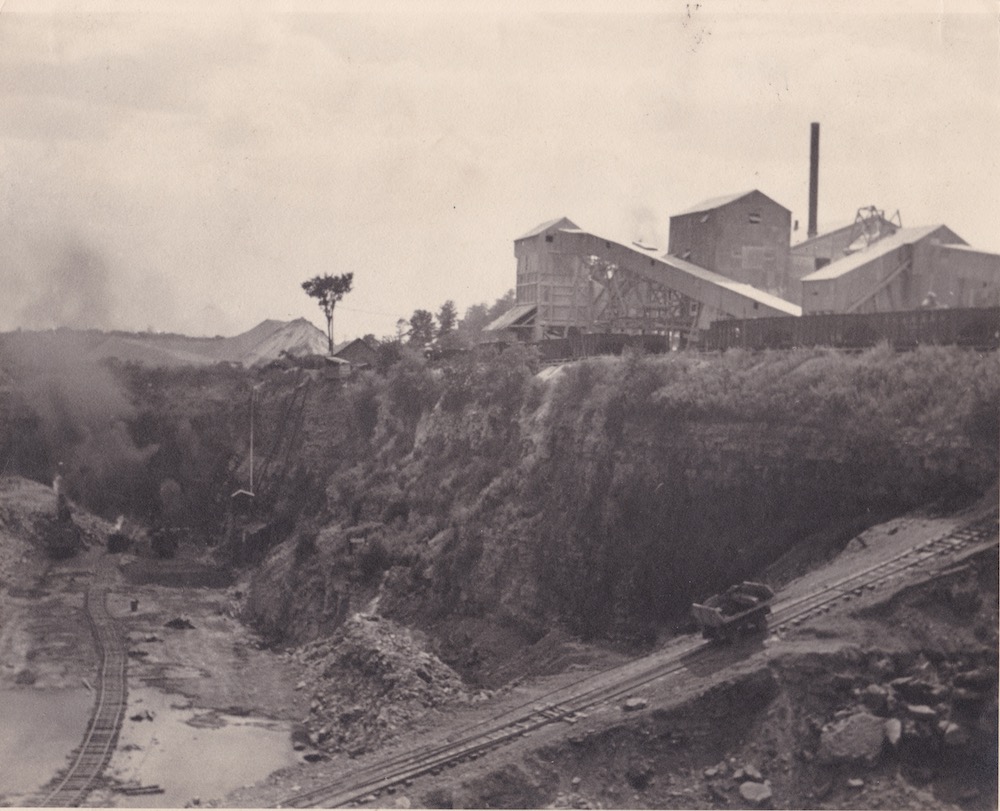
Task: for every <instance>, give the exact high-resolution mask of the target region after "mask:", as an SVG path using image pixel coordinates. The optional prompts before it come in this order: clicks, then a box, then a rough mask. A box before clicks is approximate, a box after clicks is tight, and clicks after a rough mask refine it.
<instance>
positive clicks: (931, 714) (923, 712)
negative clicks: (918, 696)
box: [906, 704, 937, 721]
mask: <svg viewBox="0 0 1000 811" xmlns="http://www.w3.org/2000/svg"><path fill="white" fill-rule="evenodd" d="M906 712H907V713H909V716H910V717H911V718H912V719H913V720H915V721H936V720H937V712H936V711H935V710H934V708H933V707H928V706H927V705H926V704H907V705H906Z"/></svg>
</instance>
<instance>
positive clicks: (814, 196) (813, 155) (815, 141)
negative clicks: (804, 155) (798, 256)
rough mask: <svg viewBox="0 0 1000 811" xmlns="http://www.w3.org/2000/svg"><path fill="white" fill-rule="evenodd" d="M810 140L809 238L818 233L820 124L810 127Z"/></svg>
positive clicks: (813, 124)
mask: <svg viewBox="0 0 1000 811" xmlns="http://www.w3.org/2000/svg"><path fill="white" fill-rule="evenodd" d="M810 130H811V132H810V135H811V137H810V139H809V230H808V231H807V232H806V236H807V237H814V236H816V234H817V233H818V231H817V228H816V204H817V202H818V199H819V123H818V122H816V121H814V122H813V123H812V124H811V125H810Z"/></svg>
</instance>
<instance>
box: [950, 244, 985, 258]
mask: <svg viewBox="0 0 1000 811" xmlns="http://www.w3.org/2000/svg"><path fill="white" fill-rule="evenodd" d="M941 247H942V248H950V249H953V250H956V251H968V252H969V253H982V254H985V255H986V256H1000V254H997V252H996V251H987V250H984V249H983V248H974V247H972V246H971V245H942V246H941Z"/></svg>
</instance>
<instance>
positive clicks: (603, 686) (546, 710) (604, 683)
mask: <svg viewBox="0 0 1000 811" xmlns="http://www.w3.org/2000/svg"><path fill="white" fill-rule="evenodd" d="M997 520H998V516H997V513H995V512H994V513H993V514H991V515H989V516H987V517H985V518H982V519H980V520H977V521H975V522H973V523H971V524H968V525H966V526H963V527H961V528H958V529H956V530H954V531H952V532H949V533H946V534H944V535H942V536H940V537H938V538H935V539H932V540H929V541H925V542H923V543H920V544H917V545H915V546H913V547H910V548H909V549H906V550H904V551H903V552H901V553H899V554H896V555H893V556H891V557H889V558H887V559H885V560H883V561H881V562H879V563H877V564H874V565H872V566H869V567H867V568H865V569H863V570H862V571H859V572H856V573H854V574H852V575H850V576H848V577H844V578H841V579H840V580H837V581H835V582H833V583H828V584H823V585H821V586H820V587H819V588H818V589H817V590H816V591H813V592H811V593H810V594H808V595H805V596H803V597H799V598H793V599H790V600H786V601H782V602H781V603H779V604H778V605H777V606H776V607H775V609H774V612H773V622H772V625H773V626H777V627H778V628H782V627H785V628H787V626H788V625H793V626H794V625H799V624H800V623H801V622H802V621H803V620H805V619H808V618H811V617H814V616H818V615H819V614H822V613H825V612H826V611H828V610H829V609H830V607H832V606H833V605H834V604H836V603H837V602H840V601H844V600H850V599H853V598H854V597H856V596H858V595H859V594H863V593H864V592H865V591H866V590H872V589H875V588H878V587H879V586H880V585H882V584H885V583H887V582H889V581H890V580H892V579H893V578H895V577H896V576H897V575H899V574H902V573H903V572H905V571H908V570H915V569H919V568H920V567H921V566H924V565H925V564H927V563H929V562H934V561H937V560H939V559H941V558H943V557H947V556H950V555H953V554H957V553H959V552H963V551H971V550H973V549H974V547H976V546H978V545H982V546H984V548H985V547H986V546H988V545H990V544H991V543H993V542H995V539H996V536H997V533H998V523H997ZM723 653H724V651H722V650H720V648H719V646H718V645H715V644H713V643H711V642H702V641H700V640H697V641H696V640H691V641H689V642H686V643H681V644H680V645H678V646H677V647H675V648H673V649H672V650H671V651H670V652H669V653H668V654H667V655H666V657H663V656H662V655H661V656H659V657H658V656H656V655H654V656H652V657H650V659H649V660H647V662H646V664H645V666H643V663H641V662H639V663H636V662H632V663H629V664H627V665H620V666H618V667H616V668H612V669H610V670H606V671H603V672H601V673H598V674H596V675H591V676H587V677H584V678H582V679H579V680H578V681H576V682H574V683H572V684H569V685H566V686H564V687H562V688H559V689H557V690H553V691H551V692H550V693H547V694H545V695H543V696H540V697H538V698H536V699H535V700H533V701H532V702H530V703H529V704H524V705H521V706H519V707H515V708H513V709H512V710H509V711H508V712H506V713H503V714H501V715H498V716H495V717H493V718H490V719H488V720H486V721H483V722H480V723H477V724H473V725H471V726H469V727H466V728H465V729H463V730H461V731H460V732H458V733H455V734H454V735H452V736H450V737H449V738H447V739H445V740H444V741H443V742H439V743H435V744H431V745H429V746H427V747H425V748H422V749H420V750H419V751H415V752H409V753H403V754H400V755H397V756H395V757H390V758H387V759H384V760H382V761H379V762H378V763H374V764H371V765H370V766H366V767H363V768H361V769H358V770H357V771H356V772H354V773H353V774H351V775H350V776H349V778H347V779H346V780H344V781H342V782H337V783H329V784H327V785H324V786H320V787H319V788H316V789H313V790H311V791H306V792H302V793H300V794H296V795H294V796H291V797H288V798H286V799H285V800H284V801H282V803H281V805H282V806H288V807H299V808H306V807H312V806H320V805H322V806H324V807H337V806H342V805H347V804H350V803H353V802H355V801H357V800H359V799H361V798H362V797H366V796H367V795H375V796H376V797H377V796H378V795H379V793H381V792H382V791H383V790H385V789H388V788H390V787H392V786H396V785H398V784H401V783H405V781H408V780H410V779H412V778H414V777H417V776H420V775H423V774H427V773H434V774H437V773H439V772H440V771H441V770H442V769H443V768H445V767H446V766H450V765H455V764H458V763H462V762H465V761H467V760H475V759H476V758H478V757H480V756H481V755H483V754H485V753H486V752H488V751H490V750H492V749H495V748H498V747H499V746H501V745H503V744H505V743H508V742H510V741H512V740H514V739H516V738H520V737H522V736H524V735H527V734H530V733H531V732H533V731H534V730H536V729H540V728H541V727H544V726H546V725H548V724H551V723H553V722H556V721H572V720H574V718H575V716H576V715H577V714H578V713H582V712H583V711H585V710H587V709H590V708H592V707H596V706H598V705H600V704H605V703H607V702H610V701H614V700H616V699H619V698H622V697H624V696H626V695H628V694H629V693H631V692H633V691H634V690H635V689H636V688H637V687H641V686H643V685H646V684H649V683H651V682H654V681H657V680H659V679H662V678H665V677H667V676H670V675H671V674H673V673H677V672H679V671H682V670H686V669H687V667H688V665H689V664H690V663H691V661H692V657H697V659H698V661H699V662H700V663H702V664H707V663H708V662H709V660H711V659H712V658H714V657H719V656H722V655H723Z"/></svg>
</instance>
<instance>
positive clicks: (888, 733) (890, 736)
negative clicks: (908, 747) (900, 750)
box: [885, 718, 903, 746]
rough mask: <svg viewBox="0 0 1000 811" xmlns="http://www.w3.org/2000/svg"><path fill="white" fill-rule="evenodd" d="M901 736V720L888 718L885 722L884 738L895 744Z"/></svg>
mask: <svg viewBox="0 0 1000 811" xmlns="http://www.w3.org/2000/svg"><path fill="white" fill-rule="evenodd" d="M901 737H903V722H902V721H900V720H899V719H898V718H889V719H888V720H887V721H886V722H885V739H886V740H887V741H888V742H889V743H890V744H891V745H892V746H895V745H896V744H898V743H899V739H900V738H901Z"/></svg>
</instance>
